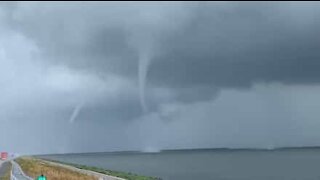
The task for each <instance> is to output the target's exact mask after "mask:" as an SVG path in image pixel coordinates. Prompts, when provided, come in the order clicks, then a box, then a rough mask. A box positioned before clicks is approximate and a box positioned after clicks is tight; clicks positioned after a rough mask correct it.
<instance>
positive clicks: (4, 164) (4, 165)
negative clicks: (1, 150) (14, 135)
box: [0, 160, 10, 179]
mask: <svg viewBox="0 0 320 180" xmlns="http://www.w3.org/2000/svg"><path fill="white" fill-rule="evenodd" d="M9 168H10V162H8V161H2V160H0V179H1V178H2V177H3V176H4V175H5V174H6V172H7V170H9Z"/></svg>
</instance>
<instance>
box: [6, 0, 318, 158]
mask: <svg viewBox="0 0 320 180" xmlns="http://www.w3.org/2000/svg"><path fill="white" fill-rule="evenodd" d="M319 30H320V3H316V2H315V3H313V2H303V3H302V2H298V3H293V2H280V3H275V2H272V3H266V2H263V3H251V2H243V3H237V2H217V3H215V2H200V3H196V2H192V3H186V2H174V3H169V2H166V3H152V2H147V3H142V2H139V3H129V2H125V3H116V2H110V3H109V2H108V3H107V2H92V3H91V2H86V3H83V2H75V3H71V2H65V3H57V2H52V3H37V2H32V3H31V2H28V3H24V2H18V3H1V4H0V65H1V66H0V85H1V87H2V88H0V97H1V99H2V101H1V102H0V105H1V107H5V108H0V116H1V118H2V119H4V120H3V121H6V120H7V119H10V121H11V119H12V123H15V124H17V122H18V123H19V122H20V121H22V120H23V119H24V121H23V123H24V124H25V125H26V126H28V127H30V128H31V126H33V125H35V126H37V125H39V126H37V127H44V126H45V123H44V122H46V121H48V122H50V123H49V124H50V125H51V126H52V127H53V130H52V132H51V131H50V132H51V133H52V134H50V138H51V139H58V138H56V137H55V134H57V132H58V133H59V136H58V137H59V138H63V136H64V135H65V136H67V137H68V138H66V140H65V141H64V142H61V143H60V142H59V143H60V145H61V149H58V150H59V151H61V152H66V151H74V150H77V151H86V150H90V148H89V146H90V145H84V144H83V142H82V141H81V140H82V138H85V139H86V140H88V144H90V143H91V144H92V145H93V148H92V149H91V150H103V148H111V149H117V148H116V147H119V148H120V149H130V148H138V149H139V148H144V147H148V146H157V143H156V142H157V140H159V141H161V140H162V141H161V142H159V144H158V145H159V146H162V147H166V148H175V147H201V146H202V145H206V146H210V147H211V146H229V145H230V144H231V145H234V144H232V143H234V142H232V140H233V138H232V135H233V133H234V131H235V132H237V131H238V130H239V132H238V133H239V134H240V136H239V139H238V140H239V142H236V143H235V144H241V142H246V143H247V145H248V146H250V147H251V145H252V144H253V145H252V146H254V145H257V144H255V143H257V142H258V146H259V145H261V144H262V146H263V147H265V146H264V145H265V144H267V143H268V142H269V139H268V138H269V136H270V135H269V134H268V133H269V132H268V129H264V128H265V127H266V126H265V125H266V124H268V125H269V126H270V128H271V130H272V131H274V134H275V135H271V136H272V137H273V136H274V137H276V136H277V135H279V136H281V135H283V136H281V137H284V138H283V139H282V140H283V144H286V143H285V142H291V141H288V139H289V138H286V137H289V134H283V133H281V132H282V131H284V129H285V126H284V125H282V126H283V127H282V126H281V124H280V125H279V123H277V122H278V121H280V122H281V123H282V124H285V125H287V124H288V125H290V126H295V124H293V125H292V124H291V121H290V120H292V119H294V118H292V117H291V116H290V115H288V114H289V113H288V112H290V111H292V112H293V114H294V113H296V114H297V115H300V116H301V117H306V119H307V121H308V122H309V123H310V124H313V123H314V124H316V125H317V122H316V120H315V119H316V118H315V117H317V113H316V112H317V111H316V109H318V108H315V107H318V106H317V105H314V104H312V103H311V105H314V106H312V107H309V106H308V105H309V104H308V102H305V101H304V100H303V98H302V99H299V102H303V103H297V104H298V105H296V104H293V105H290V107H291V106H292V107H291V108H292V109H290V108H288V109H289V110H287V109H286V108H287V106H289V105H286V104H283V105H281V104H280V103H279V100H278V99H280V97H282V98H288V99H290V97H291V94H290V93H289V94H287V93H284V94H282V93H283V92H284V91H285V92H286V91H289V92H291V93H292V96H294V97H304V93H303V92H310V94H315V95H316V92H317V91H313V90H310V89H308V88H306V89H303V88H302V90H301V89H299V87H296V86H300V85H307V86H309V85H312V86H314V85H315V86H316V85H318V84H319V82H320V71H318V70H319V68H320V61H319V58H320V51H319V45H320V36H319V32H320V31H319ZM143 55H145V56H147V58H146V60H145V62H144V63H145V65H144V66H141V64H142V63H141V62H143V61H141V56H142V57H143ZM139 58H140V59H139ZM139 63H140V66H139ZM141 67H142V68H141ZM139 68H140V69H139ZM143 68H144V69H143ZM141 69H143V70H146V71H147V72H148V74H147V77H146V84H147V85H146V92H145V96H146V101H147V104H148V106H150V107H149V109H151V111H150V112H149V113H147V114H143V113H142V110H141V106H140V104H139V88H140V92H141V87H139V85H138V84H139V82H138V81H139V77H138V74H139V73H138V71H139V70H140V74H143V72H144V71H141ZM141 72H142V73H141ZM142 79H143V78H142ZM259 83H262V84H264V85H260V86H259V85H258V86H256V85H257V84H259ZM283 84H285V87H282V86H283ZM268 85H270V86H268ZM286 85H289V86H290V87H291V86H292V87H293V88H288V87H287V86H286ZM261 89H262V90H261ZM239 90H245V91H239ZM269 91H270V92H269ZM249 92H250V93H252V94H250V93H249ZM142 94H143V93H142ZM261 94H262V95H261ZM274 94H276V96H277V98H274V96H273V95H274ZM264 96H267V98H265V97H264ZM265 99H266V100H265ZM312 99H314V98H313V97H312V98H311V97H309V99H308V100H310V101H312ZM264 100H265V101H264ZM140 101H141V99H140ZM297 101H298V100H297ZM22 102H23V103H22ZM243 102H248V104H244V103H243ZM265 104H267V105H265ZM269 104H271V105H269ZM273 104H277V105H278V106H279V107H278V108H274V107H275V106H274V105H273ZM279 104H280V105H279ZM300 104H302V105H301V106H300ZM315 104H316V103H315ZM265 107H267V108H265ZM306 107H308V108H306ZM230 108H231V109H232V113H230ZM212 109H213V110H212ZM252 109H253V110H252ZM279 109H280V110H283V109H284V110H283V111H281V112H279ZM297 109H302V110H299V111H298V110H297ZM299 112H300V113H301V114H302V115H301V114H299ZM270 114H272V115H270ZM309 114H312V117H311V115H310V116H309ZM48 116H49V117H50V118H49V117H48ZM270 116H271V118H270ZM47 117H48V118H47ZM297 117H299V116H297ZM43 119H45V120H44V122H42V121H41V120H43ZM73 119H75V120H73ZM163 119H168V120H177V121H163V122H162V121H161V120H163ZM198 119H199V120H198ZM235 119H237V120H239V121H236V122H235ZM269 119H271V120H270V121H272V122H270V123H268V120H269ZM134 120H135V121H134ZM194 120H197V121H194ZM294 120H295V121H297V122H299V120H298V119H294ZM55 121H56V123H55ZM273 121H274V122H273ZM282 121H283V122H282ZM29 122H30V124H29ZM39 122H41V123H39ZM69 122H74V124H72V123H69ZM184 122H185V123H184ZM66 124H67V125H66ZM261 124H262V125H261ZM301 124H302V125H301V127H302V129H299V128H298V130H297V129H294V130H292V133H293V134H299V133H301V132H308V130H309V129H310V127H309V126H308V125H305V124H303V123H301ZM11 125H12V124H10V122H9V121H6V122H5V123H4V127H9V126H11ZM73 125H74V126H75V127H73ZM303 125H305V126H303ZM87 126H89V128H88V129H86V127H87ZM279 127H280V128H279ZM299 127H300V126H299ZM73 128H74V129H73ZM105 128H106V129H107V130H105ZM194 128H198V129H194ZM237 128H238V129H237ZM255 128H256V129H255ZM282 128H283V129H282ZM295 128H296V127H295ZM303 128H305V129H303ZM49 129H50V128H49ZM248 129H255V130H253V131H250V132H252V134H250V136H249V135H248V134H247V133H246V132H248V131H247V130H248ZM311 129H312V128H311ZM85 130H88V131H90V132H91V133H88V134H82V133H83V132H84V131H85ZM299 130H301V132H300V131H299ZM312 130H313V131H312V132H316V130H315V129H312ZM191 131H192V133H190V132H191ZM212 131H215V133H216V136H217V137H220V138H219V139H214V141H213V140H212V137H211V135H212V134H211V133H212ZM60 132H61V133H60ZM154 132H156V133H154ZM241 132H244V133H241ZM104 133H106V136H107V137H108V141H109V142H108V143H106V144H107V145H105V146H104V145H101V144H99V143H98V141H99V140H101V141H103V140H104V135H105V134H104ZM140 133H141V134H140ZM290 133H291V131H290ZM90 134H92V135H90ZM150 134H153V135H154V136H149V135H150ZM256 134H258V136H257V138H255V137H256V136H255V135H256ZM302 134H303V133H302ZM304 134H305V136H312V133H311V134H308V133H304ZM10 135H12V137H15V138H18V137H19V136H18V135H17V134H15V133H14V132H10ZM241 135H242V136H241ZM29 136H30V137H35V136H36V135H34V134H30V135H29ZM78 136H79V137H78ZM95 136H99V137H98V140H92V141H91V139H95V138H96V137H95ZM113 137H114V138H113ZM185 137H189V138H185ZM221 137H222V138H221ZM241 137H243V138H242V139H241ZM317 137H318V136H317ZM152 138H154V139H152ZM251 138H252V139H251ZM130 139H131V140H132V141H130ZM181 139H187V140H186V141H181ZM261 139H262V140H261ZM42 140H43V139H42ZM133 140H136V141H138V143H136V142H135V141H133ZM154 140H156V141H154ZM151 141H154V142H152V143H150V142H151ZM192 141H194V144H193V142H192ZM300 141H301V142H302V141H304V140H303V138H302V139H300ZM70 142H72V143H71V144H70V145H69V143H70ZM118 142H120V143H119V144H118ZM35 143H36V142H35ZM148 143H150V144H148ZM161 143H162V144H161ZM259 143H260V144H259ZM177 144H178V145H177ZM271 144H272V143H271ZM279 144H280V145H281V144H282V142H281V143H279ZM0 145H1V144H0ZM83 146H86V147H83ZM141 146H143V147H141ZM243 146H246V144H244V145H243ZM15 147H18V145H16V146H15ZM20 147H21V146H20ZM50 147H52V148H54V147H56V146H55V145H51V146H50ZM77 147H81V148H83V149H81V150H78V149H77ZM59 148H60V146H59ZM151 148H152V147H151ZM56 150H57V149H51V151H56ZM27 151H35V150H33V149H32V148H27ZM43 151H46V150H45V149H43Z"/></svg>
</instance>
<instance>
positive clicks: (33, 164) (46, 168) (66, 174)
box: [16, 158, 98, 180]
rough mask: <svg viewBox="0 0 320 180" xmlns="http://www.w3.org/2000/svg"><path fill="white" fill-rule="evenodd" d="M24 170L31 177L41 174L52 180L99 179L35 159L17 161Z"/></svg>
mask: <svg viewBox="0 0 320 180" xmlns="http://www.w3.org/2000/svg"><path fill="white" fill-rule="evenodd" d="M16 161H17V163H19V165H20V166H21V168H22V170H23V171H24V172H25V173H26V174H27V175H28V176H30V177H32V178H36V177H37V176H39V175H40V174H41V173H44V174H45V176H47V179H50V180H61V179H68V180H97V179H98V178H96V177H93V176H89V175H86V174H82V173H79V172H75V171H72V170H69V169H66V168H63V167H59V166H54V165H51V164H48V163H45V162H43V161H39V160H37V159H33V158H19V159H17V160H16Z"/></svg>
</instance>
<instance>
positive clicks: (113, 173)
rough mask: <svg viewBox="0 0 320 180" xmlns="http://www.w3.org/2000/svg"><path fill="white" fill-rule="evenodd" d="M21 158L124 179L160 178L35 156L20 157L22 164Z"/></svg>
mask: <svg viewBox="0 0 320 180" xmlns="http://www.w3.org/2000/svg"><path fill="white" fill-rule="evenodd" d="M21 160H22V161H32V162H34V163H36V164H43V163H44V162H45V161H49V162H50V161H51V162H55V163H59V164H65V165H69V166H72V167H76V168H79V169H84V170H89V171H94V172H98V173H101V174H106V175H109V176H114V177H119V178H123V179H127V180H160V178H155V177H147V176H141V175H137V174H132V173H126V172H118V171H111V170H106V169H102V168H97V167H91V166H85V165H79V164H71V163H64V162H59V161H53V160H48V159H44V160H45V161H42V160H39V159H35V158H32V159H31V158H19V160H18V163H19V164H20V162H19V161H21ZM45 164H46V163H45ZM20 165H21V164H20ZM47 165H48V164H47ZM51 166H52V165H51ZM21 167H22V165H21ZM60 168H62V169H64V168H63V167H60ZM22 169H23V168H22ZM23 170H24V169H23ZM43 172H46V171H43ZM48 179H49V178H48Z"/></svg>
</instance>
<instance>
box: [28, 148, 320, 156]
mask: <svg viewBox="0 0 320 180" xmlns="http://www.w3.org/2000/svg"><path fill="white" fill-rule="evenodd" d="M316 149H318V150H320V146H301V147H299V146H292V147H275V148H198V149H197V148H194V149H193V148H190V149H163V150H160V151H159V152H144V151H137V150H133V151H106V152H83V153H81V152H77V153H54V154H37V155H32V156H34V157H41V156H54V155H84V154H157V153H165V152H192V151H280V150H316Z"/></svg>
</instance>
